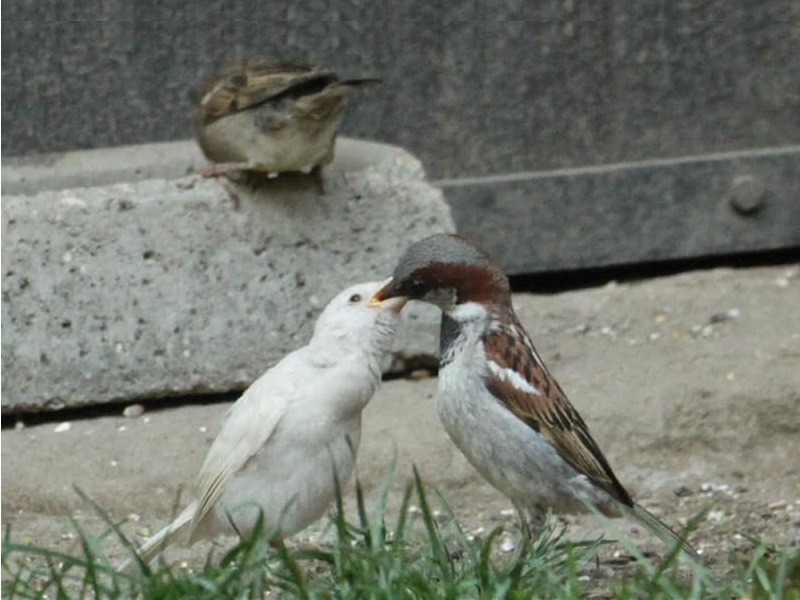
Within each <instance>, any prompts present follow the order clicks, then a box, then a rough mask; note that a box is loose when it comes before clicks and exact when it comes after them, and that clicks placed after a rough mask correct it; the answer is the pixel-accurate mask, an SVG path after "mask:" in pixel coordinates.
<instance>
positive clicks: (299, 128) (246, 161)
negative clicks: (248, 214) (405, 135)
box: [195, 63, 379, 177]
mask: <svg viewBox="0 0 800 600" xmlns="http://www.w3.org/2000/svg"><path fill="white" fill-rule="evenodd" d="M378 81H379V80H378V79H370V78H361V79H344V80H343V79H340V78H339V76H338V75H337V74H336V73H334V72H333V71H325V70H319V69H315V68H313V67H310V66H306V65H299V64H291V63H282V64H257V65H251V66H241V67H235V68H232V69H230V70H228V71H226V72H225V73H223V74H222V75H220V76H218V77H216V78H215V79H213V80H211V81H210V82H208V83H206V84H205V85H203V86H201V88H200V89H199V90H198V91H197V103H196V114H195V131H196V134H197V141H198V143H199V144H200V147H201V148H202V150H203V153H204V154H205V155H206V158H208V159H209V160H210V161H212V162H213V163H216V164H213V165H211V166H210V167H208V168H206V169H204V170H203V171H201V174H202V175H203V176H206V177H213V176H217V175H222V174H225V173H229V172H231V171H259V172H263V173H267V174H277V173H282V172H290V171H302V172H306V173H307V172H309V171H311V170H314V171H315V172H316V173H317V175H318V174H319V173H318V171H319V169H320V168H321V167H322V166H324V165H326V164H328V163H329V162H331V161H332V160H333V149H334V143H335V141H336V133H337V131H338V128H339V123H340V122H341V120H342V116H343V115H344V109H345V107H346V106H347V102H348V99H349V97H350V95H351V94H352V93H353V91H354V90H356V89H358V88H361V87H363V86H365V85H368V84H372V83H377V82H378Z"/></svg>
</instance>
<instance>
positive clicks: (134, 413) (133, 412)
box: [122, 404, 144, 419]
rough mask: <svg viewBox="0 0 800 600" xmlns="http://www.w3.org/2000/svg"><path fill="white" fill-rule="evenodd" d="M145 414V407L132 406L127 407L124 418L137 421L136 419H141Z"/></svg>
mask: <svg viewBox="0 0 800 600" xmlns="http://www.w3.org/2000/svg"><path fill="white" fill-rule="evenodd" d="M143 414H144V406H142V405H141V404H131V405H130V406H126V407H125V410H123V411H122V416H123V417H127V418H129V419H135V418H136V417H141V416H142V415H143Z"/></svg>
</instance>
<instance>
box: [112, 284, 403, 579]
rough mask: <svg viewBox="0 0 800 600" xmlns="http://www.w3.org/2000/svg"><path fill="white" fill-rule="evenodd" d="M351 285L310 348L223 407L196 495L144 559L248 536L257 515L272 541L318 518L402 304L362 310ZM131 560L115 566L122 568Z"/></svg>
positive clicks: (347, 457) (355, 434) (367, 287)
mask: <svg viewBox="0 0 800 600" xmlns="http://www.w3.org/2000/svg"><path fill="white" fill-rule="evenodd" d="M379 287H380V284H379V283H364V284H360V285H356V286H353V287H351V288H348V289H347V290H345V291H343V292H341V293H340V294H339V295H338V296H336V297H335V298H334V299H333V300H331V302H330V303H329V304H328V306H327V307H326V308H325V310H324V311H323V312H322V314H321V315H320V317H319V319H318V320H317V322H316V325H315V327H314V334H313V336H312V338H311V341H310V342H309V343H308V345H307V346H304V347H302V348H300V349H298V350H295V351H294V352H292V353H291V354H288V355H287V356H286V357H284V358H283V359H282V360H281V361H280V362H279V363H278V364H276V365H275V366H274V367H272V368H271V369H270V370H269V371H267V372H266V373H265V374H264V375H262V376H261V377H260V378H259V379H258V380H257V381H256V382H255V383H253V384H252V385H251V386H250V387H249V388H248V389H247V390H246V391H245V392H244V394H243V395H242V397H241V398H239V400H237V401H236V402H235V403H234V404H233V406H231V408H230V410H229V411H228V413H227V415H226V417H225V420H224V422H223V424H222V428H221V430H220V432H219V434H218V435H217V438H216V439H215V440H214V443H213V444H212V446H211V449H210V450H209V452H208V455H207V456H206V459H205V462H204V463H203V466H202V468H201V469H200V475H199V477H198V480H197V490H196V492H197V495H196V499H195V500H194V501H193V502H192V503H191V504H189V506H187V507H186V509H185V510H184V511H183V512H181V513H180V515H179V516H178V517H177V518H176V519H175V520H174V521H173V522H172V523H171V524H170V525H168V526H167V527H165V528H164V529H162V530H161V531H159V532H158V533H156V534H155V535H154V536H153V537H152V538H150V539H149V540H148V541H147V542H146V543H145V544H144V545H143V546H142V547H141V548H140V549H139V550H138V553H139V556H140V558H141V559H142V560H143V561H145V562H149V561H150V560H152V558H153V557H154V556H155V555H156V554H157V553H158V552H160V551H161V550H163V548H164V547H166V545H168V544H170V543H172V542H173V541H175V540H176V539H180V540H181V541H183V542H186V543H192V542H194V541H196V540H197V539H199V538H213V537H215V536H217V535H220V534H228V535H230V534H234V533H235V534H237V535H239V536H248V535H250V534H251V532H252V530H253V528H254V527H255V525H256V522H257V519H258V515H259V510H260V511H261V513H262V514H263V518H264V522H263V527H264V529H263V531H264V533H265V534H266V535H269V536H270V537H271V538H272V539H273V540H280V539H281V538H283V537H286V536H289V535H292V534H294V533H296V532H298V531H300V530H301V529H303V528H305V527H306V526H308V525H310V524H311V523H313V522H314V521H316V520H317V519H319V518H320V517H321V516H322V515H323V514H324V513H325V511H326V510H327V508H328V506H329V505H330V503H331V501H332V500H333V499H334V495H335V486H334V477H333V472H334V468H335V471H336V476H337V477H338V479H339V481H340V483H341V484H342V485H344V483H345V482H346V481H347V480H348V479H349V477H350V475H351V474H352V471H353V466H354V462H355V458H356V451H357V449H358V445H359V441H360V437H361V411H362V410H363V409H364V407H365V406H366V405H367V403H368V402H369V400H370V398H372V395H373V393H374V392H375V390H376V389H377V387H378V384H379V383H380V381H381V360H382V358H383V357H384V355H385V354H386V353H388V352H389V351H390V349H391V345H392V340H393V338H394V331H395V327H396V325H397V322H398V319H399V316H398V313H399V312H400V309H401V308H402V307H403V305H404V304H405V300H404V299H400V298H398V299H392V300H387V301H386V302H382V303H374V302H373V303H372V304H368V301H369V299H370V296H371V295H372V294H373V293H374V292H375V291H376V290H377V289H378V288H379ZM130 563H131V561H128V563H126V564H125V565H123V567H122V568H129V565H130Z"/></svg>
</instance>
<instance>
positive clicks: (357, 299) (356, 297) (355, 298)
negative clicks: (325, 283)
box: [350, 294, 361, 304]
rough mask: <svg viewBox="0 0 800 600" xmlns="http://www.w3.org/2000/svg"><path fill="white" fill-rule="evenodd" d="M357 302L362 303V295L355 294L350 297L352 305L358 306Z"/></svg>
mask: <svg viewBox="0 0 800 600" xmlns="http://www.w3.org/2000/svg"><path fill="white" fill-rule="evenodd" d="M357 302H361V294H353V295H352V296H350V304H356V303H357Z"/></svg>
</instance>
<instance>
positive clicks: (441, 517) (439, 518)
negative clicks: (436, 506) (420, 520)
mask: <svg viewBox="0 0 800 600" xmlns="http://www.w3.org/2000/svg"><path fill="white" fill-rule="evenodd" d="M433 520H434V521H436V522H437V523H440V524H442V523H447V522H448V521H449V520H450V515H449V514H447V513H446V512H444V511H443V510H434V511H433Z"/></svg>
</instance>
